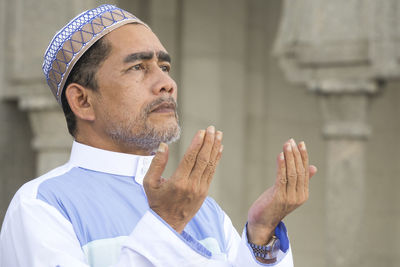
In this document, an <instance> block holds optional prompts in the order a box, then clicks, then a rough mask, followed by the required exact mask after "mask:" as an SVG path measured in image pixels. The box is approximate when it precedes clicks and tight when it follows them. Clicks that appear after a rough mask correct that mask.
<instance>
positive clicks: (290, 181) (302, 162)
mask: <svg viewBox="0 0 400 267" xmlns="http://www.w3.org/2000/svg"><path fill="white" fill-rule="evenodd" d="M316 172H317V168H316V167H315V166H312V165H309V161H308V153H307V149H306V146H305V144H304V142H300V143H299V145H296V143H295V141H294V140H293V139H290V140H289V141H287V142H286V143H285V144H284V147H283V152H281V153H280V154H279V155H278V159H277V177H276V181H275V184H274V186H272V187H271V188H269V189H267V190H266V191H265V192H264V193H263V194H262V195H261V196H260V197H259V198H258V199H257V200H256V201H255V202H254V203H253V205H252V206H251V208H250V210H249V214H248V227H247V230H248V232H247V233H248V238H249V241H250V242H251V243H254V244H257V245H265V244H266V243H267V242H268V241H269V240H270V239H271V237H272V235H273V233H274V229H275V227H276V226H277V225H278V223H279V222H280V221H281V220H282V219H283V218H284V217H285V216H286V215H288V214H289V213H290V212H292V211H293V210H295V209H296V208H297V207H299V206H300V205H302V204H303V203H304V202H306V200H307V199H308V196H309V193H308V191H309V180H310V178H311V177H312V176H313V175H314V174H315V173H316Z"/></svg>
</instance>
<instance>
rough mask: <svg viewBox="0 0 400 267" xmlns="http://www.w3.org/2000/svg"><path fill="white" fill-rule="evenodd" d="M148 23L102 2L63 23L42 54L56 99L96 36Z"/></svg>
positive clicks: (47, 76)
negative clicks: (126, 26)
mask: <svg viewBox="0 0 400 267" xmlns="http://www.w3.org/2000/svg"><path fill="white" fill-rule="evenodd" d="M133 22H136V23H140V24H143V25H145V26H146V27H147V25H146V24H145V23H144V22H142V21H141V20H139V19H138V18H137V17H135V16H134V15H132V14H130V13H129V12H127V11H125V10H122V9H120V8H118V7H116V6H113V5H101V6H99V7H97V8H94V9H91V10H87V11H85V12H82V13H81V14H79V15H78V16H76V17H75V18H73V19H72V20H71V21H70V22H69V23H68V24H67V25H66V26H64V27H63V28H62V29H61V30H60V31H59V32H57V33H56V35H55V36H54V37H53V39H52V40H51V42H50V45H49V46H48V47H47V50H46V52H45V54H44V62H43V66H42V69H43V72H44V75H45V76H46V80H47V84H48V85H49V87H50V89H51V91H52V92H53V94H54V96H55V98H56V99H57V102H58V103H59V104H60V105H61V95H62V91H63V89H64V85H65V82H66V81H67V78H68V75H69V74H70V72H71V70H72V68H73V67H74V65H75V63H76V62H77V61H78V60H79V58H80V57H81V56H82V55H83V54H84V53H85V51H87V50H88V49H89V48H90V47H91V46H92V45H93V44H94V43H95V42H96V41H97V40H99V39H100V38H101V37H103V36H104V35H106V34H107V33H109V32H111V31H113V30H115V29H117V28H119V27H121V26H123V25H125V24H127V23H133Z"/></svg>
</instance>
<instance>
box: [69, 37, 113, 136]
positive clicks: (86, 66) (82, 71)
mask: <svg viewBox="0 0 400 267" xmlns="http://www.w3.org/2000/svg"><path fill="white" fill-rule="evenodd" d="M110 52H111V44H110V43H109V42H108V41H107V40H105V39H104V37H102V38H100V39H99V40H97V41H96V42H95V43H94V44H93V45H92V46H91V47H90V48H89V49H88V50H87V51H86V52H85V53H84V54H83V55H82V57H81V58H80V59H79V60H78V61H77V62H76V63H75V66H74V67H73V68H72V70H71V72H70V74H69V76H68V78H67V81H66V82H65V85H64V90H63V92H62V94H61V105H62V109H63V111H64V115H65V120H66V121H67V127H68V132H69V133H70V134H71V135H72V136H73V137H75V135H76V131H77V129H76V117H75V114H74V113H73V112H72V110H71V107H70V106H69V103H68V100H67V98H66V96H65V91H66V89H67V87H68V85H70V84H71V83H77V84H80V85H82V86H84V87H86V88H88V89H91V90H94V91H96V90H97V89H98V85H97V80H96V73H97V70H98V69H99V67H100V64H101V63H102V62H104V60H106V58H107V56H108V55H109V54H110Z"/></svg>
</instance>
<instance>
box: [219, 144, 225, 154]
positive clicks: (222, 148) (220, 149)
mask: <svg viewBox="0 0 400 267" xmlns="http://www.w3.org/2000/svg"><path fill="white" fill-rule="evenodd" d="M223 150H224V145H221V147H220V148H219V153H222V151H223Z"/></svg>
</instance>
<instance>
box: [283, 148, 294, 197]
mask: <svg viewBox="0 0 400 267" xmlns="http://www.w3.org/2000/svg"><path fill="white" fill-rule="evenodd" d="M283 152H284V154H285V163H286V178H287V180H288V181H287V186H286V192H287V195H288V198H294V199H292V200H295V199H296V184H297V171H296V163H295V162H294V155H293V150H292V145H291V144H290V142H287V143H285V145H284V147H283Z"/></svg>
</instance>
